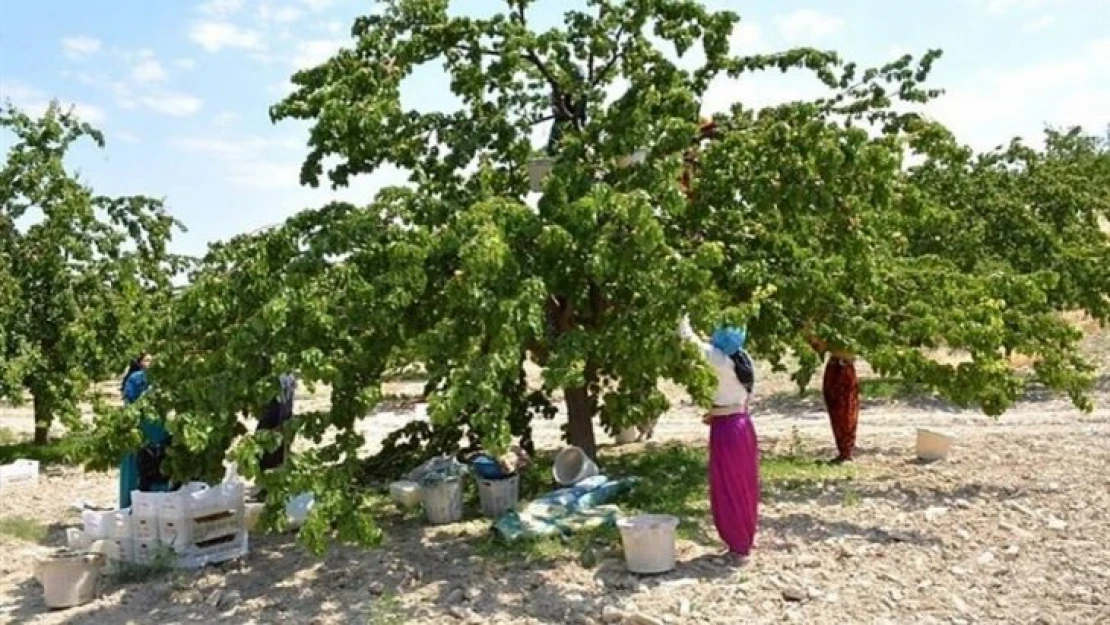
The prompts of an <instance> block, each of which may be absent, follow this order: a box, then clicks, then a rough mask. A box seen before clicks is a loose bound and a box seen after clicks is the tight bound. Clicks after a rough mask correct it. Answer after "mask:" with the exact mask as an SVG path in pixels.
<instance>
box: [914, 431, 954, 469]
mask: <svg viewBox="0 0 1110 625" xmlns="http://www.w3.org/2000/svg"><path fill="white" fill-rule="evenodd" d="M953 440H954V437H953V436H952V435H951V434H947V433H945V432H940V431H937V430H930V429H928V428H918V429H917V457H918V459H919V460H922V461H924V462H935V461H937V460H943V459H945V458H947V457H948V451H949V450H950V449H951V448H952V441H953Z"/></svg>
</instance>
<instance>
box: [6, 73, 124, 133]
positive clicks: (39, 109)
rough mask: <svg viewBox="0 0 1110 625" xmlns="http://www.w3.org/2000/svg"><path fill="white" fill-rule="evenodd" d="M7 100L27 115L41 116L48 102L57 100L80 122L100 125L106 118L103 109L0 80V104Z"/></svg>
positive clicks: (17, 83)
mask: <svg viewBox="0 0 1110 625" xmlns="http://www.w3.org/2000/svg"><path fill="white" fill-rule="evenodd" d="M8 100H10V101H11V103H12V104H13V105H15V106H16V107H19V108H20V109H23V111H24V112H26V113H27V114H29V115H42V114H43V113H45V112H46V109H47V108H48V107H49V106H50V101H51V100H57V101H58V102H59V104H61V106H63V107H66V108H72V109H73V112H74V113H76V114H77V116H78V117H80V118H81V120H82V121H86V122H89V123H91V124H102V123H104V120H105V119H107V118H108V115H107V114H106V113H105V112H104V109H102V108H100V107H99V106H96V105H94V104H89V103H87V102H73V101H67V100H65V99H64V98H58V97H53V96H50V95H48V94H47V93H46V92H45V91H43V90H41V89H38V88H36V87H32V86H31V85H28V84H27V83H24V82H20V81H11V82H9V81H2V80H0V102H5V101H8Z"/></svg>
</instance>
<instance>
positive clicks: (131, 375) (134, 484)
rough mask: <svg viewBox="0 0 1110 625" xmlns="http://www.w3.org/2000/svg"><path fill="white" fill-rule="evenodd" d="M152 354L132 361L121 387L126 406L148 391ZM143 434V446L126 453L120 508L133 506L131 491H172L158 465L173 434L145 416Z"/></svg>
mask: <svg viewBox="0 0 1110 625" xmlns="http://www.w3.org/2000/svg"><path fill="white" fill-rule="evenodd" d="M150 360H151V358H150V354H147V353H143V354H140V355H139V357H138V358H136V359H135V360H133V361H131V364H130V366H128V368H127V374H126V375H124V377H123V384H122V385H121V387H120V390H121V392H122V393H123V404H124V405H125V406H127V405H130V404H133V403H135V402H136V401H138V400H139V398H140V397H142V396H143V393H145V392H146V390H147V388H148V387H149V385H150V383H149V382H148V381H147V378H146V369H147V367H149V366H150ZM139 430H140V432H141V433H142V439H143V446H142V447H141V448H140V449H138V450H136V451H131V452H128V453H127V454H126V455H124V457H123V460H122V461H121V462H120V467H119V507H120V509H121V510H122V509H124V508H130V507H131V491H133V490H141V491H153V492H158V491H168V490H171V485H170V482H169V480H167V479H165V478H164V477H162V476H161V475H160V473H161V472H160V471H159V470H158V466H159V465H160V464H161V460H162V456H163V455H164V454H165V449H166V446H167V445H168V444H169V440H170V433H169V431H168V430H166V426H165V425H164V424H163V423H162V422H161V421H160V420H158V421H155V420H152V419H147V418H143V419H142V420H141V421H140V422H139Z"/></svg>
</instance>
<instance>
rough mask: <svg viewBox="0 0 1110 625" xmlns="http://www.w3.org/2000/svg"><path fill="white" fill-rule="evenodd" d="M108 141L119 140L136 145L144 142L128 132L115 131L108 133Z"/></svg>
mask: <svg viewBox="0 0 1110 625" xmlns="http://www.w3.org/2000/svg"><path fill="white" fill-rule="evenodd" d="M108 139H109V140H112V139H119V140H120V141H123V142H124V143H135V144H137V143H142V142H143V140H142V139H140V138H139V136H138V135H135V134H132V133H130V132H127V131H126V130H113V131H112V132H110V133H108Z"/></svg>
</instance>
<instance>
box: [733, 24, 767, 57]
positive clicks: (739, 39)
mask: <svg viewBox="0 0 1110 625" xmlns="http://www.w3.org/2000/svg"><path fill="white" fill-rule="evenodd" d="M729 44H730V48H731V52H732V53H733V54H742V55H743V54H752V53H754V52H756V51H759V50H761V49H763V48H766V47H767V38H766V37H765V36H764V34H763V27H761V26H760V25H759V24H755V23H749V22H746V21H745V22H741V23H739V24H737V25H736V28H734V29H733V30H732V36H731V37H730V38H729Z"/></svg>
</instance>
